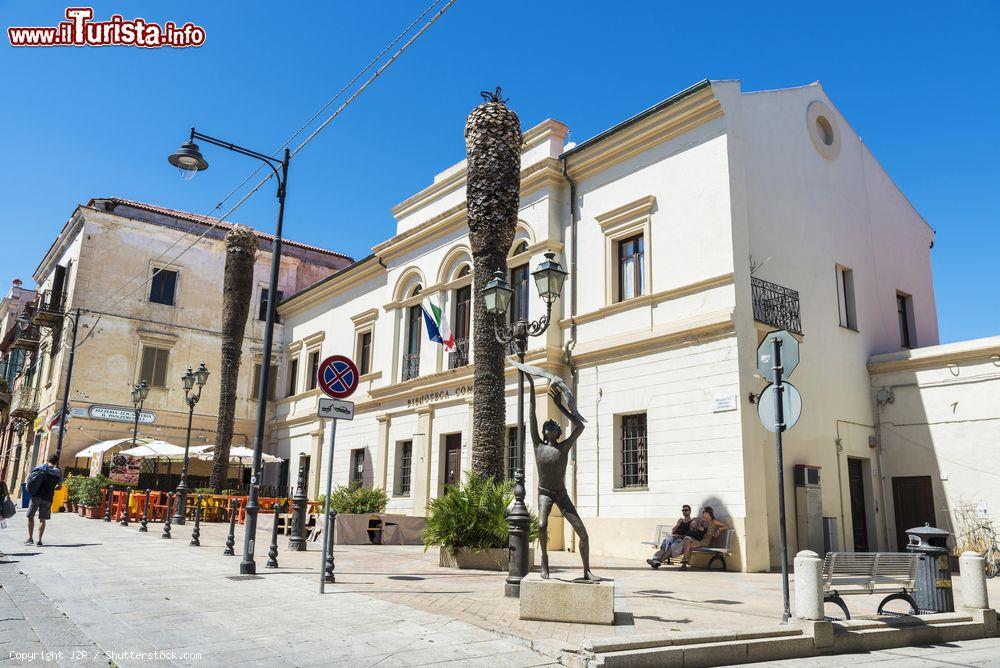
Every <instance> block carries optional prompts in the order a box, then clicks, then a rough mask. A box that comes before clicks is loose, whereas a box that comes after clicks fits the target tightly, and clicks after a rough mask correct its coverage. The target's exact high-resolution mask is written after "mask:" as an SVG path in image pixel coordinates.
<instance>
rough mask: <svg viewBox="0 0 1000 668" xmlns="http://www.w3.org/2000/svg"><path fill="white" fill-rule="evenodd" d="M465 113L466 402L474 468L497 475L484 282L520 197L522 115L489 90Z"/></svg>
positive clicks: (501, 263)
mask: <svg viewBox="0 0 1000 668" xmlns="http://www.w3.org/2000/svg"><path fill="white" fill-rule="evenodd" d="M482 96H483V99H484V100H485V102H483V103H482V104H480V105H479V106H478V107H476V108H475V109H473V110H472V112H471V113H470V114H469V117H468V118H467V119H466V121H465V153H466V166H467V170H468V171H467V174H468V176H467V184H466V192H465V200H466V205H467V207H468V215H469V241H470V244H471V245H472V260H473V268H474V275H473V291H472V294H473V300H474V301H473V309H472V312H473V315H474V318H473V323H472V336H473V339H472V340H473V346H474V349H475V363H476V371H475V378H474V380H473V387H474V390H475V391H474V395H473V404H472V470H473V471H474V472H476V473H478V474H480V475H486V476H491V477H493V478H495V479H497V480H501V479H503V477H504V474H505V467H504V424H505V422H506V412H507V411H506V403H507V400H506V397H505V396H504V394H505V393H504V387H505V385H506V382H505V380H504V350H503V347H502V346H501V345H500V344H499V343H498V342H497V340H496V337H495V335H494V324H495V319H496V316H493V315H490V314H489V313H487V312H486V307H485V304H484V303H483V286H484V285H486V283H487V282H489V280H490V279H491V278H492V277H493V272H494V271H496V270H497V269H506V267H507V252H508V250H509V249H510V246H511V243H513V241H514V230H515V228H516V226H517V210H518V206H519V204H520V197H521V143H522V138H521V121H520V119H518V117H517V114H515V113H514V111H513V110H511V108H510V107H508V106H507V103H506V100H503V99H501V97H500V88H499V87H498V88H497V89H496V91H495V92H488V91H484V92H483V93H482Z"/></svg>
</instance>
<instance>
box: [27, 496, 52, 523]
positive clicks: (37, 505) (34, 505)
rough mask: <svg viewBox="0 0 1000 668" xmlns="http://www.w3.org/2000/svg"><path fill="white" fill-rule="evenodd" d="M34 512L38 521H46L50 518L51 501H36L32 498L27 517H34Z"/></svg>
mask: <svg viewBox="0 0 1000 668" xmlns="http://www.w3.org/2000/svg"><path fill="white" fill-rule="evenodd" d="M35 511H38V519H40V520H47V519H49V518H50V517H52V499H48V500H46V499H37V498H34V497H32V499H31V504H30V505H29V506H28V517H34V516H35Z"/></svg>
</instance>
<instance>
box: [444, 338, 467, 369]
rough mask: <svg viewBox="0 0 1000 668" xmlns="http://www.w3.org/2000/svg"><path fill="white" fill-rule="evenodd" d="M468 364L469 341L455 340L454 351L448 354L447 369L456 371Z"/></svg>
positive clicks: (464, 339)
mask: <svg viewBox="0 0 1000 668" xmlns="http://www.w3.org/2000/svg"><path fill="white" fill-rule="evenodd" d="M468 364H469V339H467V338H463V339H455V349H454V350H453V351H451V352H450V353H448V368H449V369H458V368H460V367H463V366H468Z"/></svg>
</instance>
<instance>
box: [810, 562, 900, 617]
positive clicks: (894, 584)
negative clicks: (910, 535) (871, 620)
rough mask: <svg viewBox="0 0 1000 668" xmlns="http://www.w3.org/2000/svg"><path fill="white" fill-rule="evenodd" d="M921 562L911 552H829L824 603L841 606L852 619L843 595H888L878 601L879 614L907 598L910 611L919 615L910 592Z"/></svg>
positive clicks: (825, 568) (824, 586) (824, 584)
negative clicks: (887, 606) (889, 604)
mask: <svg viewBox="0 0 1000 668" xmlns="http://www.w3.org/2000/svg"><path fill="white" fill-rule="evenodd" d="M917 563H918V556H917V555H916V554H911V553H909V552H828V553H827V555H826V558H825V559H824V560H823V602H824V603H833V604H835V605H837V606H839V607H840V609H841V610H843V611H844V615H845V616H846V618H847V619H850V618H851V613H850V611H849V610H848V609H847V604H846V603H844V599H843V598H842V597H844V596H849V595H855V594H888V596H886V597H885V598H883V599H882V602H881V603H879V604H878V614H880V615H881V614H882V610H883V608H885V604H886V603H888V602H889V601H906V602H907V603H909V604H910V614H911V615H915V614H917V603H916V601H914V600H913V597H912V596H911V595H910V593H911V592H912V591H913V590H914V587H915V581H916V578H917ZM845 587H846V589H845Z"/></svg>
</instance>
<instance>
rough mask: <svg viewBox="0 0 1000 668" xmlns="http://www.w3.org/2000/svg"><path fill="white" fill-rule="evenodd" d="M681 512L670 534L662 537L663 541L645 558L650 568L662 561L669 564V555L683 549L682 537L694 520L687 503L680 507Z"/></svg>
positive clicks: (671, 555)
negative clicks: (650, 555)
mask: <svg viewBox="0 0 1000 668" xmlns="http://www.w3.org/2000/svg"><path fill="white" fill-rule="evenodd" d="M681 513H682V514H683V516H682V517H681V518H680V519H678V520H677V523H676V524H674V528H673V529H671V530H670V535H669V536H668V537H666V538H664V539H663V542H661V543H660V546H659V547H658V548H657V549H656V553H655V554H653V556H652V558H651V559H647V560H646V563H647V564H649V566H650V568H659V567H660V564H662V563H664V562H666V563H668V564H669V563H670V557H677V556H680V554H681V551H682V549H683V543H684V537H685V536H687V535H688V531H690V530H691V524H692V523H693V522H694V521H695V520H693V519H691V506H689V505H688V504H686V503H685V504H684V506H683V507H682V508H681Z"/></svg>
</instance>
